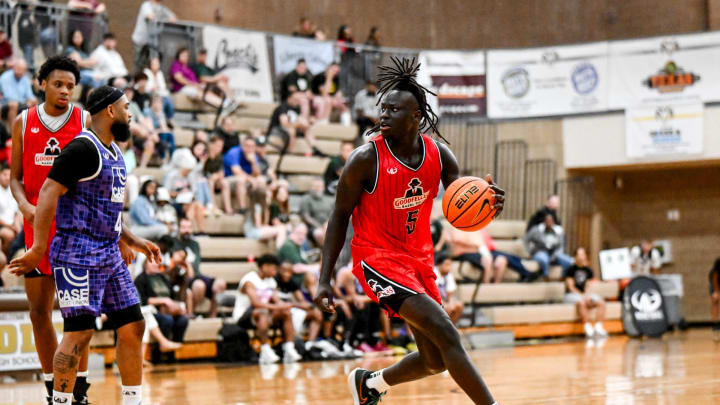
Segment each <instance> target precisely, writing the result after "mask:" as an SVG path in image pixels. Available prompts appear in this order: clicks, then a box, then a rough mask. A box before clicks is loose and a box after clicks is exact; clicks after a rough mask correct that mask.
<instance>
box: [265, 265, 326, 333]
mask: <svg viewBox="0 0 720 405" xmlns="http://www.w3.org/2000/svg"><path fill="white" fill-rule="evenodd" d="M292 275H293V271H292V265H290V263H283V265H281V266H279V268H278V272H277V275H276V276H275V282H276V283H277V291H278V298H280V300H282V301H283V302H287V303H289V304H290V305H292V308H291V309H290V314H291V315H292V319H293V327H294V329H295V331H296V332H297V333H301V331H302V330H303V329H304V328H303V326H304V323H305V322H306V321H307V341H308V343H309V344H310V345H309V346H312V343H314V342H315V341H316V340H317V338H318V335H319V333H320V327H321V326H322V322H323V313H322V312H321V311H320V309H319V308H317V307H316V306H315V305H313V302H312V297H311V296H310V295H309V293H308V294H305V293H307V291H304V290H303V286H302V285H300V283H298V282H297V280H294V279H293V278H292ZM306 347H308V345H306Z"/></svg>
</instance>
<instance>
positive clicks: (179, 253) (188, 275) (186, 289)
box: [165, 239, 195, 318]
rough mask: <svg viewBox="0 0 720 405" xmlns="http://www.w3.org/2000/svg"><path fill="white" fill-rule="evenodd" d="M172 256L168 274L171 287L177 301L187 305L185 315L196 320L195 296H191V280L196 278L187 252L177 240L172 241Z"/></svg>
mask: <svg viewBox="0 0 720 405" xmlns="http://www.w3.org/2000/svg"><path fill="white" fill-rule="evenodd" d="M171 243H172V244H171V247H170V254H169V255H168V258H167V260H166V261H165V263H167V269H168V270H167V271H166V272H165V274H167V276H168V279H169V280H170V287H171V288H172V289H173V291H175V293H176V294H177V295H176V299H177V300H178V301H180V302H183V303H185V313H186V314H187V316H188V318H195V313H194V312H193V309H194V308H195V305H194V304H193V296H192V294H190V280H192V279H193V277H195V273H194V272H193V269H192V266H191V265H190V263H188V261H187V252H185V249H184V248H183V247H182V246H179V245H177V244H175V240H174V239H171Z"/></svg>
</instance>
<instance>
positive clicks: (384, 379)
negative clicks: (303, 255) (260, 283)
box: [315, 58, 505, 405]
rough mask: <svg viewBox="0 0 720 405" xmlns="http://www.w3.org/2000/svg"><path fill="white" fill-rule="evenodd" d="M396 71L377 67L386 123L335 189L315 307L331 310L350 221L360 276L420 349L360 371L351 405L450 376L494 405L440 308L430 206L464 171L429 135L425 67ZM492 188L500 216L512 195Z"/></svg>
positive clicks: (485, 404)
mask: <svg viewBox="0 0 720 405" xmlns="http://www.w3.org/2000/svg"><path fill="white" fill-rule="evenodd" d="M393 62H394V66H381V67H380V70H381V74H380V75H379V84H380V97H381V116H380V122H379V123H378V124H377V125H376V126H375V127H373V128H372V129H371V130H370V131H371V133H376V132H380V134H379V135H377V136H376V137H375V138H374V139H373V140H372V141H371V142H369V143H368V144H366V145H364V146H361V147H360V148H358V149H357V150H355V152H353V154H352V155H351V156H350V158H349V159H348V162H347V164H346V165H345V169H344V170H343V172H342V176H341V177H340V181H339V183H338V190H337V199H336V202H335V208H334V210H333V212H332V215H331V217H330V222H329V225H328V229H327V236H326V239H325V241H326V242H325V246H324V248H323V258H324V260H323V263H322V270H321V275H320V284H319V286H318V290H317V293H316V296H315V303H316V304H317V305H318V306H319V307H320V308H322V309H323V310H325V311H329V312H332V311H334V308H333V307H334V305H333V288H332V286H331V285H330V280H332V279H333V272H334V268H335V261H336V260H337V258H338V254H339V253H340V250H341V249H342V246H343V243H344V241H345V232H346V229H347V226H348V222H349V220H350V217H351V216H352V221H353V228H354V230H355V234H354V236H353V240H352V256H353V264H354V267H353V273H354V274H355V276H356V277H357V279H358V280H359V281H360V284H361V285H362V287H363V289H364V290H365V293H366V294H367V295H368V296H369V297H370V298H371V299H373V300H374V301H376V302H378V303H379V304H380V305H381V306H383V307H384V308H385V309H386V310H387V311H388V312H389V313H390V314H392V315H396V316H397V315H399V316H400V317H402V318H404V319H405V321H406V322H407V324H408V325H409V327H410V329H412V332H413V335H414V336H415V340H416V343H417V346H418V351H417V352H413V353H410V354H408V355H407V356H405V357H404V358H403V359H402V360H401V361H399V362H398V363H396V364H394V365H392V366H390V367H388V368H385V369H383V370H379V371H376V372H371V371H368V370H364V369H360V368H356V369H355V370H353V371H352V372H351V373H350V375H349V377H348V383H349V386H350V390H351V392H352V396H353V400H354V404H355V405H371V404H377V403H378V402H379V401H380V399H381V397H382V396H383V395H384V394H385V392H386V391H387V390H388V389H389V388H390V387H391V386H394V385H397V384H401V383H405V382H409V381H414V380H418V379H421V378H424V377H427V376H430V375H433V374H437V373H440V372H442V371H444V370H448V371H449V372H450V375H451V376H452V378H453V379H454V380H455V382H457V384H458V385H459V386H460V388H462V390H463V391H465V393H466V394H467V395H468V396H469V397H470V398H471V399H472V401H473V402H474V403H476V404H482V405H491V404H495V400H494V399H493V397H492V395H491V394H490V391H489V390H488V388H487V387H486V386H485V383H484V382H483V379H482V377H480V374H479V373H478V370H477V368H476V367H475V365H474V364H473V363H472V360H471V359H470V357H469V356H468V353H467V352H466V351H465V349H464V348H463V345H462V341H461V339H460V333H459V332H458V330H457V329H456V328H455V325H453V323H452V321H451V320H450V318H449V317H448V315H447V313H446V312H445V311H444V310H443V308H442V306H441V305H442V301H441V298H440V294H439V292H438V289H437V286H436V284H435V274H434V272H433V264H434V263H433V243H432V237H431V234H430V215H431V211H432V205H433V199H434V198H435V196H436V195H437V192H438V185H439V183H440V182H441V181H442V183H443V185H444V186H445V187H446V188H447V187H448V186H449V185H450V184H451V183H452V182H453V181H455V180H456V179H458V178H459V171H460V170H459V167H458V163H457V161H456V159H455V156H454V155H453V153H452V152H451V151H450V149H449V148H448V147H447V146H446V145H444V144H442V143H440V142H436V141H435V140H433V139H432V138H431V137H429V136H428V135H425V134H423V132H422V131H426V130H432V131H433V132H435V133H436V134H438V135H439V132H438V129H437V121H438V118H437V116H436V115H435V113H434V112H433V111H432V109H431V108H430V106H429V105H428V103H427V99H426V93H427V92H429V91H428V90H427V89H425V88H424V87H423V86H421V85H419V84H418V83H417V81H416V76H417V71H418V68H419V65H417V64H415V60H414V59H413V60H412V61H411V60H409V59H405V58H403V60H402V61H401V60H399V59H396V58H393ZM487 181H488V183H490V185H491V189H492V191H493V193H494V194H495V198H496V204H495V205H494V206H493V208H494V209H497V213H498V214H499V213H500V212H501V211H502V208H503V203H504V200H505V197H504V194H505V192H504V191H503V190H501V189H499V188H498V187H497V186H495V185H494V183H493V182H492V179H491V178H490V176H488V177H487Z"/></svg>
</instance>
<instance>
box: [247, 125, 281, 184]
mask: <svg viewBox="0 0 720 405" xmlns="http://www.w3.org/2000/svg"><path fill="white" fill-rule="evenodd" d="M250 135H251V136H252V138H253V139H255V155H256V156H257V161H258V169H260V174H261V175H263V177H265V179H267V183H268V188H273V187H275V186H276V185H277V181H278V178H277V173H275V168H274V167H270V162H268V153H267V152H268V151H267V138H266V137H265V136H263V135H262V131H260V130H259V129H254V130H253V131H252V132H250Z"/></svg>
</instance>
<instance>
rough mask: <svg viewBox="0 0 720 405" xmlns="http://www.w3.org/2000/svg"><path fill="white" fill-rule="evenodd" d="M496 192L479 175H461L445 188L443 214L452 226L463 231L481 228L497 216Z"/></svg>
mask: <svg viewBox="0 0 720 405" xmlns="http://www.w3.org/2000/svg"><path fill="white" fill-rule="evenodd" d="M494 204H495V194H494V193H493V191H492V190H491V189H490V185H489V184H488V183H487V182H486V181H485V180H483V179H481V178H479V177H461V178H459V179H457V180H455V181H454V182H452V184H450V187H448V188H447V190H445V195H444V196H443V200H442V208H443V214H445V218H447V220H448V222H450V224H451V225H452V226H454V227H455V228H457V229H460V230H461V231H466V232H472V231H477V230H480V229H482V228H484V227H486V226H487V224H489V223H490V222H491V221H492V220H493V218H494V217H495V212H496V210H495V209H493V208H492V206H493V205H494Z"/></svg>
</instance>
